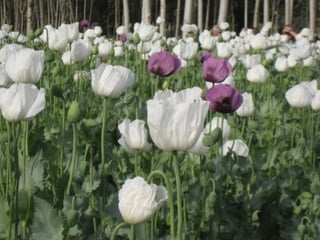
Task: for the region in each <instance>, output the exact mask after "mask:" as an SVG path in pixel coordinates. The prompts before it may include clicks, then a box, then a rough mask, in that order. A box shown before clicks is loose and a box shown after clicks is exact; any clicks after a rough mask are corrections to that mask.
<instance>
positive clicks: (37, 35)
mask: <svg viewBox="0 0 320 240" xmlns="http://www.w3.org/2000/svg"><path fill="white" fill-rule="evenodd" d="M42 32H43V30H42V28H37V29H36V31H35V32H34V36H35V37H39V36H40V35H41V34H42Z"/></svg>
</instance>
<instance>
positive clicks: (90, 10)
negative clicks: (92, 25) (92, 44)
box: [88, 0, 94, 22]
mask: <svg viewBox="0 0 320 240" xmlns="http://www.w3.org/2000/svg"><path fill="white" fill-rule="evenodd" d="M93 1H94V0H90V9H89V19H88V20H89V22H91V15H92V7H93Z"/></svg>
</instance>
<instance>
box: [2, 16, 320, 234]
mask: <svg viewBox="0 0 320 240" xmlns="http://www.w3.org/2000/svg"><path fill="white" fill-rule="evenodd" d="M80 24H81V27H83V24H84V22H80ZM271 27H272V26H271V23H270V24H267V25H265V26H264V27H263V28H262V29H261V31H260V32H259V33H256V34H254V33H253V32H252V31H251V30H250V29H248V30H243V31H242V32H240V33H239V34H236V33H235V32H232V31H230V30H229V25H228V24H227V23H222V24H221V25H220V28H221V29H222V33H221V35H219V36H213V35H212V33H211V32H209V31H207V30H204V31H202V32H198V29H197V27H196V26H195V25H184V26H183V27H182V34H183V36H182V37H181V38H179V39H176V38H174V37H170V36H168V37H165V36H161V35H160V34H159V33H158V29H157V26H153V25H148V24H142V23H141V24H139V23H136V24H135V25H134V30H133V32H132V33H129V32H127V31H126V29H125V28H124V27H123V26H119V28H118V29H117V35H116V36H115V37H113V38H107V37H106V36H104V35H103V34H102V31H101V28H100V27H99V26H96V27H94V28H85V29H84V30H83V31H79V23H72V24H62V25H61V26H59V27H58V28H54V27H52V26H50V25H48V26H46V27H45V28H44V29H37V30H36V31H34V32H33V31H32V32H29V33H28V34H27V36H25V35H23V34H20V33H19V32H15V31H14V30H13V29H12V28H11V26H10V25H8V24H3V25H2V27H1V30H0V86H1V87H0V110H1V115H0V142H1V144H0V165H1V171H0V206H1V210H0V239H9V240H11V239H14V240H16V239H33V240H43V239H48V240H49V239H54V240H60V239H66V240H72V239H84V240H87V239H112V240H115V239H130V240H133V239H137V240H142V239H145V240H153V239H154V240H158V239H159V240H161V239H163V240H164V239H168V240H169V239H170V240H171V239H177V240H182V239H185V240H195V239H199V240H206V239H218V240H231V239H232V240H242V239H246V240H250V239H252V240H259V239H261V240H264V239H265V240H273V239H274V240H279V239H286V240H287V239H292V240H298V239H317V238H318V237H319V234H320V222H319V221H320V195H319V193H320V176H319V156H320V155H319V154H320V130H319V111H318V110H319V109H320V90H318V81H319V80H318V76H319V72H320V68H319V67H320V59H319V58H320V41H314V40H313V36H312V33H311V32H310V31H309V30H308V29H307V28H305V29H302V31H301V32H300V33H299V34H298V36H297V37H296V39H295V41H291V42H289V41H288V39H287V37H286V35H281V34H279V33H272V32H271Z"/></svg>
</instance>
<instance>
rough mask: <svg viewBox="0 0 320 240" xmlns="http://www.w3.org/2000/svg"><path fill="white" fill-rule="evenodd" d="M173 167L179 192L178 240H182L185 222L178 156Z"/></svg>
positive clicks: (173, 162) (174, 159)
mask: <svg viewBox="0 0 320 240" xmlns="http://www.w3.org/2000/svg"><path fill="white" fill-rule="evenodd" d="M172 166H173V171H174V174H175V178H176V190H177V211H178V223H177V239H178V240H182V222H183V212H182V211H183V209H182V188H181V179H180V171H179V165H178V159H177V156H176V155H174V157H173V160H172Z"/></svg>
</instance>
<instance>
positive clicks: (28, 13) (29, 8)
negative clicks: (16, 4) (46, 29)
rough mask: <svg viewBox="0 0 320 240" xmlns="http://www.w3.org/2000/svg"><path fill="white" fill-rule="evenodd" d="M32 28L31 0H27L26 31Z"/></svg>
mask: <svg viewBox="0 0 320 240" xmlns="http://www.w3.org/2000/svg"><path fill="white" fill-rule="evenodd" d="M31 29H32V0H28V2H27V33H28V32H29V31H30V30H31Z"/></svg>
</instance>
